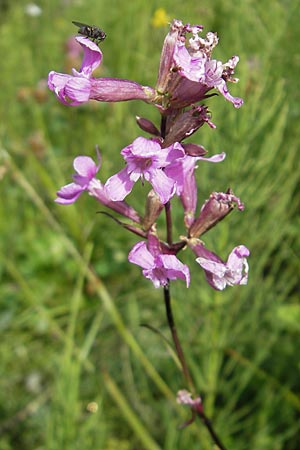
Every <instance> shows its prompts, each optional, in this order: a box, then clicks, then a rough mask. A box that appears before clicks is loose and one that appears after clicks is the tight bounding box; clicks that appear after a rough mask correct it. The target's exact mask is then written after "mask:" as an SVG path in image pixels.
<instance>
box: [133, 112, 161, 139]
mask: <svg viewBox="0 0 300 450" xmlns="http://www.w3.org/2000/svg"><path fill="white" fill-rule="evenodd" d="M135 119H136V123H137V124H138V126H139V127H140V128H141V130H143V131H146V133H149V134H152V135H153V136H158V137H160V132H159V130H158V129H157V128H156V126H155V125H154V123H153V122H151V120H149V119H145V118H144V117H139V116H136V118H135Z"/></svg>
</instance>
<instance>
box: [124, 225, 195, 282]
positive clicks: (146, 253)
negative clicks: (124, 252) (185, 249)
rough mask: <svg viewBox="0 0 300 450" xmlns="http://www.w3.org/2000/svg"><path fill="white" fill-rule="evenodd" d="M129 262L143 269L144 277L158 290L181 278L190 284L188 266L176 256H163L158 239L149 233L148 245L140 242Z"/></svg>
mask: <svg viewBox="0 0 300 450" xmlns="http://www.w3.org/2000/svg"><path fill="white" fill-rule="evenodd" d="M128 260H129V261H130V262H132V263H133V264H137V265H138V266H140V267H142V269H143V275H144V277H146V278H148V279H149V280H151V281H152V283H153V284H154V286H155V287H156V288H158V287H160V286H167V285H168V283H169V280H176V279H177V278H181V279H183V280H185V281H186V285H187V287H188V286H189V283H190V272H189V268H188V266H186V265H185V264H183V263H182V262H181V261H179V259H178V258H177V257H176V256H175V255H169V254H163V253H162V251H161V249H160V246H159V241H158V239H157V237H156V236H155V235H154V234H152V233H149V235H148V243H146V242H143V241H142V242H138V243H137V244H135V245H134V247H133V248H132V250H131V251H130V253H129V255H128Z"/></svg>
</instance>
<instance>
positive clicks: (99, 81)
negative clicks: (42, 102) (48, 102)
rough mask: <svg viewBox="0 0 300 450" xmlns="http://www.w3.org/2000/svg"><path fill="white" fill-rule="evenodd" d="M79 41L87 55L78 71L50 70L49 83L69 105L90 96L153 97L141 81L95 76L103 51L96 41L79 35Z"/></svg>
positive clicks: (105, 99)
mask: <svg viewBox="0 0 300 450" xmlns="http://www.w3.org/2000/svg"><path fill="white" fill-rule="evenodd" d="M75 39H76V41H77V42H78V43H79V44H80V45H81V47H82V48H83V52H84V56H83V61H82V65H81V68H80V70H79V71H77V70H76V69H73V70H72V75H67V74H63V73H58V72H54V71H52V72H50V73H49V76H48V86H49V89H51V91H53V92H55V94H56V95H57V98H58V99H59V100H60V101H61V102H62V103H64V104H66V105H71V106H75V105H79V104H81V103H85V102H87V101H89V100H98V101H102V102H120V101H126V100H144V101H146V102H147V101H151V98H152V97H154V90H153V89H151V88H150V87H147V86H141V85H140V84H139V83H136V82H135V81H130V80H124V79H119V78H92V72H93V71H94V70H95V69H96V68H97V67H98V66H99V64H100V63H101V61H102V52H101V50H100V48H99V47H98V45H97V44H96V43H95V42H92V41H91V40H89V39H88V38H86V37H82V36H77V37H76V38H75Z"/></svg>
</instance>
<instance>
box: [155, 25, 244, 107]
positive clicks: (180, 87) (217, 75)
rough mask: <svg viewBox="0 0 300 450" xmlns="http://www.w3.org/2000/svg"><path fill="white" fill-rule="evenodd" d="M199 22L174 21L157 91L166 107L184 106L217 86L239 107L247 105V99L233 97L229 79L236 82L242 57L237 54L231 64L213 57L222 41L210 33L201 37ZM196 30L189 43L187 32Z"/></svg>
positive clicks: (161, 65)
mask: <svg viewBox="0 0 300 450" xmlns="http://www.w3.org/2000/svg"><path fill="white" fill-rule="evenodd" d="M200 31H202V27H201V26H199V25H194V26H190V25H183V23H182V22H181V21H179V20H174V21H173V23H172V24H171V29H170V32H169V34H168V36H167V38H166V39H165V43H164V47H163V51H162V56H161V60H162V59H164V61H165V62H164V63H163V62H162V61H161V64H160V70H159V76H158V80H157V85H156V88H157V92H158V94H160V95H161V104H162V107H163V108H165V109H167V108H169V107H171V108H176V109H179V108H184V107H186V106H188V105H191V104H193V103H195V102H198V101H201V100H203V99H204V98H205V96H206V94H207V93H208V92H209V91H210V90H211V89H213V88H215V89H217V90H218V91H219V92H220V93H221V94H222V95H223V96H224V97H225V98H226V100H228V101H230V102H231V103H233V105H234V106H235V107H236V108H239V107H240V106H242V104H243V100H242V99H241V98H238V97H233V96H232V95H231V94H230V93H229V91H228V88H227V84H226V82H227V81H230V82H233V83H236V82H237V81H238V79H236V78H233V74H234V69H235V66H236V65H237V63H238V61H239V58H238V57H237V56H233V57H232V58H231V59H230V60H229V61H228V62H227V63H225V64H223V63H222V62H221V61H218V60H215V59H211V53H212V51H213V49H214V47H215V46H216V45H217V44H218V37H217V35H216V34H215V33H207V35H206V38H204V39H203V38H201V37H200V36H199V32H200ZM187 33H192V38H190V39H189V42H188V45H187V46H186V34H187Z"/></svg>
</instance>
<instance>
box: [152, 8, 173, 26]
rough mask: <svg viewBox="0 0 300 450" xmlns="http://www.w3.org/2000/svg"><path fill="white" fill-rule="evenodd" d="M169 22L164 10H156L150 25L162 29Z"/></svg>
mask: <svg viewBox="0 0 300 450" xmlns="http://www.w3.org/2000/svg"><path fill="white" fill-rule="evenodd" d="M169 22H170V17H169V16H168V14H167V12H166V10H165V9H164V8H157V10H156V11H155V12H154V14H153V17H152V20H151V24H152V25H153V26H154V27H155V28H159V27H164V26H165V25H167V24H168V23H169Z"/></svg>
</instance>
